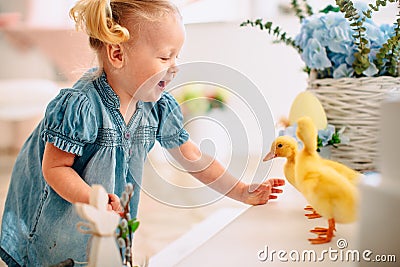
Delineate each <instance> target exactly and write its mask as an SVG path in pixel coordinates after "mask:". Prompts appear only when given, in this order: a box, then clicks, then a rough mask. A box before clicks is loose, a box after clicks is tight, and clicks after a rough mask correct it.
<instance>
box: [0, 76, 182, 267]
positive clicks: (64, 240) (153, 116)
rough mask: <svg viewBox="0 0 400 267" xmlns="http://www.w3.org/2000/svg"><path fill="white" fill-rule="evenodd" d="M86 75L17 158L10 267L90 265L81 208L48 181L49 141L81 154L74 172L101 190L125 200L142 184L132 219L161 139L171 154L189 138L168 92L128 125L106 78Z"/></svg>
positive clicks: (140, 108) (7, 244)
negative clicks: (148, 165) (129, 191)
mask: <svg viewBox="0 0 400 267" xmlns="http://www.w3.org/2000/svg"><path fill="white" fill-rule="evenodd" d="M91 76H92V75H91V74H90V73H88V74H86V75H84V76H83V77H82V78H81V79H80V80H79V81H78V82H77V83H76V84H75V85H74V86H73V87H72V88H69V89H63V90H61V91H60V93H59V95H58V96H57V97H56V98H55V99H54V100H52V101H51V102H50V103H49V105H48V107H47V110H46V114H45V117H44V119H43V120H42V121H41V122H40V124H39V125H38V127H37V128H36V129H35V130H34V132H33V133H32V134H31V136H30V137H29V139H28V140H27V141H26V143H25V144H24V146H23V148H22V149H21V152H20V154H19V155H18V157H17V160H16V163H15V166H14V169H13V173H12V177H11V183H10V188H9V191H8V195H7V200H6V205H5V209H4V214H3V221H2V230H1V237H0V247H1V249H0V256H1V257H2V258H3V260H5V261H6V262H9V263H10V264H11V263H12V262H17V263H18V264H19V265H21V266H50V265H52V264H56V263H59V262H61V261H63V260H65V259H67V258H72V259H74V260H76V261H80V262H84V261H87V242H88V238H89V236H88V235H84V234H82V233H80V232H78V231H77V229H76V224H77V222H79V221H82V219H81V218H79V216H78V215H77V213H76V211H75V209H74V206H73V205H72V204H71V203H69V202H67V201H66V200H64V199H63V198H61V197H60V196H59V195H58V194H57V193H56V192H55V191H53V189H52V188H51V187H50V186H49V185H48V184H47V183H46V181H45V180H44V178H43V174H42V159H43V151H44V147H45V144H46V142H50V143H53V144H54V145H55V146H56V147H58V148H59V149H62V150H64V151H67V152H69V153H73V154H75V155H76V158H75V162H74V164H73V169H74V170H75V171H76V172H77V173H78V174H79V175H80V176H81V177H82V179H83V180H85V181H86V182H87V183H88V184H89V185H91V184H101V185H103V186H104V188H105V189H106V190H107V192H109V193H114V194H116V195H118V196H120V195H121V193H122V192H123V191H124V188H125V185H126V184H127V183H133V184H134V185H135V190H134V197H133V199H132V200H131V203H130V204H131V206H130V208H131V215H132V218H134V217H136V214H137V207H138V202H139V193H140V184H141V177H142V170H143V164H144V161H145V159H146V155H147V153H148V152H149V151H150V149H151V148H152V147H153V145H154V142H155V140H157V141H158V142H160V144H161V146H163V147H164V148H167V149H168V148H173V147H177V146H180V145H181V144H183V143H184V142H186V141H187V140H188V138H189V135H188V133H187V132H186V131H185V130H184V129H183V125H182V113H181V110H180V108H179V106H178V104H177V102H176V101H175V99H174V98H173V97H172V96H171V95H170V94H168V93H166V92H164V93H163V94H162V96H161V98H160V99H159V101H157V102H154V103H151V102H140V101H139V102H138V103H137V109H136V112H135V114H134V115H133V116H132V118H131V120H130V122H129V123H128V124H127V125H126V123H125V122H124V119H123V117H122V115H121V113H120V112H119V107H120V103H119V98H118V96H117V95H116V94H115V93H114V91H113V90H112V88H111V87H110V86H109V84H108V83H107V79H106V75H105V74H104V73H103V74H102V75H101V76H100V77H98V78H91Z"/></svg>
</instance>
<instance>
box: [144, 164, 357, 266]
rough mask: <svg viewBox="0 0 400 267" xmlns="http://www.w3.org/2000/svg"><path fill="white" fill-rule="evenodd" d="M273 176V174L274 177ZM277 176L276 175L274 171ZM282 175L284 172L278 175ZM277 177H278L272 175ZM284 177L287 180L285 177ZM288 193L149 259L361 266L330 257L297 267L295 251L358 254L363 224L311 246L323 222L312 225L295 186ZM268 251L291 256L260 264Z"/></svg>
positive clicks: (210, 223) (209, 222) (158, 262)
mask: <svg viewBox="0 0 400 267" xmlns="http://www.w3.org/2000/svg"><path fill="white" fill-rule="evenodd" d="M274 165H275V166H273V168H275V171H276V170H277V169H278V170H281V168H282V162H280V163H278V164H274ZM272 173H274V172H272ZM275 173H277V172H275ZM278 173H279V171H278ZM271 177H276V176H271ZM280 177H283V176H280ZM283 189H284V193H283V194H282V195H281V196H280V197H279V199H278V200H276V201H270V202H269V203H268V204H267V205H263V206H254V207H249V208H247V209H243V210H242V211H240V210H239V211H236V212H235V211H231V212H229V211H228V210H226V211H221V212H220V214H215V215H214V216H210V218H209V219H206V221H205V222H204V223H203V224H202V225H199V226H198V227H197V229H196V227H195V228H194V229H193V230H192V231H191V232H189V233H188V234H187V235H185V236H183V237H182V238H181V239H180V240H177V241H176V242H174V243H173V244H171V245H170V246H169V247H167V248H165V249H164V250H163V251H161V252H160V253H158V254H156V255H155V256H153V257H152V258H151V259H150V267H153V266H185V267H186V266H191V267H196V266H207V267H208V266H266V265H269V266H281V265H288V264H290V265H297V266H357V264H356V263H349V262H343V261H340V260H338V261H332V260H330V258H329V255H328V254H327V253H326V254H325V259H324V260H323V261H321V262H310V261H308V260H306V261H301V262H294V261H292V260H291V259H290V256H289V253H296V252H292V251H293V250H296V251H298V252H299V254H300V255H302V253H303V252H304V251H305V250H314V251H315V253H316V255H317V257H320V255H321V253H322V251H323V250H327V251H329V250H331V251H332V250H337V251H338V252H336V253H337V254H335V252H332V253H333V254H332V255H333V257H334V255H339V256H340V253H342V252H339V251H344V252H345V251H347V250H356V249H357V233H358V225H357V223H353V224H347V225H344V224H337V225H336V229H337V231H336V233H335V237H334V238H333V239H332V241H331V242H330V243H327V244H321V245H311V244H310V243H309V241H308V240H307V239H308V238H313V237H315V235H314V234H311V233H309V230H311V229H313V228H314V227H316V226H321V227H325V226H327V221H326V220H323V219H314V220H308V219H307V218H306V217H305V216H304V210H303V208H304V207H305V206H306V204H307V203H306V201H305V199H304V198H303V196H302V195H301V194H300V193H298V192H297V191H296V190H295V189H294V188H293V187H292V186H291V185H290V184H287V185H285V186H284V188H283ZM339 239H345V240H346V242H347V244H348V246H347V247H346V248H344V249H342V250H341V249H339V248H338V246H337V241H338V240H339ZM266 247H268V250H269V251H270V253H271V251H272V250H275V251H280V250H283V251H285V252H286V253H287V254H286V256H285V255H283V258H285V259H287V260H288V261H287V262H282V261H280V260H279V259H278V258H277V253H275V255H274V258H273V260H272V259H271V258H270V257H269V258H268V259H267V260H266V261H264V262H263V261H260V260H259V259H258V253H259V251H261V250H264V249H265V248H266ZM292 255H294V254H292Z"/></svg>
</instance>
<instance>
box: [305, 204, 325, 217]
mask: <svg viewBox="0 0 400 267" xmlns="http://www.w3.org/2000/svg"><path fill="white" fill-rule="evenodd" d="M304 210H305V211H311V213H306V214H304V216H306V217H307V218H308V219H317V218H321V217H322V216H321V215H319V214H318V213H317V212H316V211H315V210H314V208H313V207H311V206H310V205H307V206H306V207H305V208H304Z"/></svg>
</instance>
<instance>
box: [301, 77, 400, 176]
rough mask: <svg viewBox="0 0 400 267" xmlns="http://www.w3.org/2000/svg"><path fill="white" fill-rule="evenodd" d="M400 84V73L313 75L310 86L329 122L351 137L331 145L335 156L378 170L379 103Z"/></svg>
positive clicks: (359, 167) (362, 168) (364, 168)
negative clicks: (390, 75)
mask: <svg viewBox="0 0 400 267" xmlns="http://www.w3.org/2000/svg"><path fill="white" fill-rule="evenodd" d="M395 87H400V78H399V77H396V78H394V77H389V76H381V77H372V78H371V77H368V78H341V79H310V80H309V82H308V90H309V91H311V92H312V93H313V94H314V95H315V96H316V97H317V98H318V99H319V100H320V102H321V103H322V106H323V107H324V109H325V112H326V115H327V118H328V122H329V123H330V124H333V125H335V127H336V128H337V129H338V128H339V129H340V128H341V127H346V130H345V132H344V134H345V135H346V136H348V137H349V138H350V143H349V144H347V145H339V146H338V148H337V149H336V148H334V149H332V159H333V160H337V161H339V162H342V163H344V164H346V165H347V166H349V167H351V168H353V169H356V170H359V171H367V170H377V164H376V163H377V157H378V151H377V148H378V147H377V141H378V140H377V135H378V130H379V129H378V125H379V109H380V103H381V102H382V100H383V99H384V98H385V94H386V93H387V92H388V91H389V90H391V89H393V88H395Z"/></svg>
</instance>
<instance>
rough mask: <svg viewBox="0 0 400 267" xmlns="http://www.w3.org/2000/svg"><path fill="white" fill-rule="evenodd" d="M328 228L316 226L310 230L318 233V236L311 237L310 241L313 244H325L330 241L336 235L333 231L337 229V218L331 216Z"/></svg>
mask: <svg viewBox="0 0 400 267" xmlns="http://www.w3.org/2000/svg"><path fill="white" fill-rule="evenodd" d="M328 225H329V226H328V228H322V227H316V228H314V229H313V230H311V231H310V232H312V233H315V234H317V235H318V237H317V238H309V239H308V241H310V242H311V244H313V245H315V244H324V243H328V242H330V241H331V240H332V237H333V236H334V234H333V232H334V231H335V230H336V228H335V219H333V218H331V219H329V220H328Z"/></svg>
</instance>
